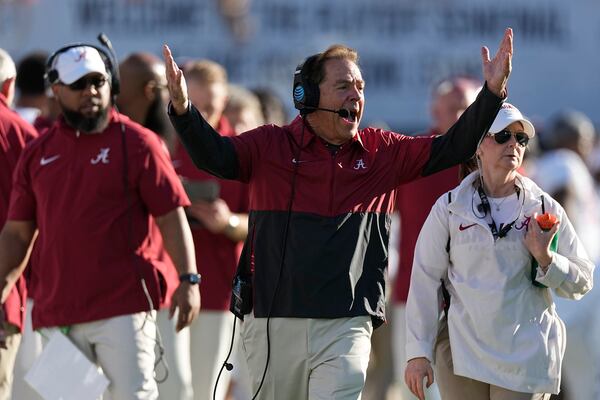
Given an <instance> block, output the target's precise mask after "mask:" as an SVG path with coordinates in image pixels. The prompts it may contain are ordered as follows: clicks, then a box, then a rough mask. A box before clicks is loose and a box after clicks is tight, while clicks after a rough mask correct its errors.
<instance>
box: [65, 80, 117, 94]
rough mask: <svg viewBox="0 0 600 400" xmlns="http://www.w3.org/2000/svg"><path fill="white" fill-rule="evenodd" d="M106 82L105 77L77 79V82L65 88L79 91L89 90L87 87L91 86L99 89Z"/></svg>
mask: <svg viewBox="0 0 600 400" xmlns="http://www.w3.org/2000/svg"><path fill="white" fill-rule="evenodd" d="M106 82H107V80H106V78H105V77H103V76H87V77H86V76H84V77H83V78H80V79H77V80H76V81H75V82H73V83H71V84H69V85H65V86H67V87H68V88H69V89H71V90H75V91H79V90H83V89H87V87H88V86H90V85H92V86H94V87H95V88H96V89H98V88H101V87H102V86H104V85H105V84H106Z"/></svg>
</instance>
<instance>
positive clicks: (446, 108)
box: [390, 76, 481, 400]
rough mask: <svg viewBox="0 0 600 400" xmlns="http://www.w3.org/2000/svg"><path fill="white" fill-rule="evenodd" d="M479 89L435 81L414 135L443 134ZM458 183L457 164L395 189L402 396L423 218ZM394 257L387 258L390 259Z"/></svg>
mask: <svg viewBox="0 0 600 400" xmlns="http://www.w3.org/2000/svg"><path fill="white" fill-rule="evenodd" d="M480 89H481V84H480V83H479V82H477V81H476V80H474V79H473V78H470V77H466V76H456V77H451V78H449V79H445V80H443V81H441V82H439V83H438V84H437V85H436V86H435V88H434V90H433V93H432V102H431V117H432V119H433V126H432V128H431V130H430V131H429V132H426V133H424V134H421V135H418V136H430V135H443V134H444V133H446V132H447V131H448V129H450V127H451V126H452V125H454V124H455V123H456V121H457V120H458V118H459V117H460V116H461V114H462V113H463V112H464V111H465V110H466V109H467V107H468V106H469V105H471V103H473V101H475V98H476V97H477V92H478V91H479V90H480ZM459 182H460V178H459V166H454V167H451V168H447V169H445V170H442V171H440V172H437V173H435V174H432V175H429V176H426V177H423V178H421V179H418V180H416V181H413V182H410V183H406V184H404V185H402V186H400V187H399V188H398V191H397V194H396V204H397V209H398V213H397V214H398V215H399V221H398V220H397V219H395V223H397V222H399V223H400V228H399V235H395V236H394V235H392V237H391V238H390V246H391V247H393V250H395V251H394V253H395V254H398V258H397V260H396V261H397V262H398V267H397V275H396V277H395V280H394V291H393V312H394V318H393V324H392V326H393V334H392V347H393V351H394V367H395V373H396V378H395V379H396V382H397V383H398V385H400V387H401V389H400V390H401V396H402V399H403V400H404V399H406V400H408V399H412V398H414V396H413V394H412V393H411V392H410V391H409V390H408V388H407V387H406V385H405V383H404V368H405V366H406V361H407V360H406V356H405V354H406V352H405V345H406V343H405V341H406V332H405V309H406V299H407V297H408V286H409V283H410V273H411V270H412V261H413V255H414V250H415V244H416V243H417V237H418V236H419V232H420V231H421V227H422V226H423V223H425V219H427V216H428V215H429V211H431V207H432V206H433V204H434V203H435V201H436V200H437V199H438V197H440V196H441V195H442V194H443V193H445V192H447V191H449V190H450V189H452V188H454V187H456V186H457V185H458V184H459ZM393 261H394V260H392V259H391V257H390V262H393ZM427 396H428V398H439V394H438V393H437V387H436V386H434V387H430V388H429V390H428V394H427Z"/></svg>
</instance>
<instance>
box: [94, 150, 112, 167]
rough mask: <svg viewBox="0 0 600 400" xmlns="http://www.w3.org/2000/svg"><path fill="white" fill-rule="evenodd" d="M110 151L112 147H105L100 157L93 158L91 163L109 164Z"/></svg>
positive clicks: (99, 154)
mask: <svg viewBox="0 0 600 400" xmlns="http://www.w3.org/2000/svg"><path fill="white" fill-rule="evenodd" d="M109 151H110V147H105V148H102V149H100V153H98V155H97V156H96V158H93V159H91V160H90V162H91V163H92V164H94V165H96V164H98V163H99V162H102V164H108V161H109V160H108V152H109Z"/></svg>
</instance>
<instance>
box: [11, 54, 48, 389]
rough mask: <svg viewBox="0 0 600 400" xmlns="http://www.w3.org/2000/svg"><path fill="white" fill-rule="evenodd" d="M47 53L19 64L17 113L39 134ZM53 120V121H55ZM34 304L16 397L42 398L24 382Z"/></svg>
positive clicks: (31, 351) (34, 335)
mask: <svg viewBox="0 0 600 400" xmlns="http://www.w3.org/2000/svg"><path fill="white" fill-rule="evenodd" d="M47 58H48V53H46V52H42V51H38V52H33V53H30V54H28V55H26V56H25V57H24V58H23V59H21V61H20V62H19V64H18V65H17V79H16V84H15V85H16V89H17V93H16V101H15V111H16V112H17V113H19V115H20V116H21V117H22V118H24V119H25V120H26V121H27V122H29V123H30V124H33V126H34V127H35V128H36V129H37V132H38V133H41V132H42V131H44V130H45V129H46V128H47V127H48V126H49V125H50V112H51V110H50V105H51V102H52V100H50V99H49V98H48V97H47V96H46V84H45V79H44V74H45V72H46V60H47ZM52 119H53V118H52ZM32 308H33V302H32V300H31V299H30V298H28V299H27V307H26V308H25V324H24V328H23V335H22V337H21V346H19V351H18V353H17V358H16V360H15V367H14V381H13V392H12V394H13V398H15V399H28V400H35V399H39V398H40V397H39V395H38V394H37V392H35V391H34V390H33V389H32V388H31V386H29V384H27V383H26V382H25V374H26V373H27V371H29V369H30V368H31V367H32V366H33V363H34V362H35V359H36V358H37V357H38V356H39V355H40V354H41V352H42V337H41V336H40V334H39V333H38V332H36V331H34V330H33V329H32V328H31V309H32Z"/></svg>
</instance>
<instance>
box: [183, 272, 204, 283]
mask: <svg viewBox="0 0 600 400" xmlns="http://www.w3.org/2000/svg"><path fill="white" fill-rule="evenodd" d="M179 282H188V283H191V284H192V285H199V284H200V282H202V275H200V274H181V275H179Z"/></svg>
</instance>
